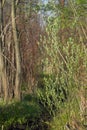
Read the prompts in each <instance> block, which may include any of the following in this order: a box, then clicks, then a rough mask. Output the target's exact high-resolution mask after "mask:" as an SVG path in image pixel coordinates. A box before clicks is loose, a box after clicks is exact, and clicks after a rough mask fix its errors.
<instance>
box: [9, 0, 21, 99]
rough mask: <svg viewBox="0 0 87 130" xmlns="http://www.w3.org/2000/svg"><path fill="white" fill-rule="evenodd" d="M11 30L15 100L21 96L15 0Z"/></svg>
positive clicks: (13, 0)
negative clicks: (14, 66) (13, 47)
mask: <svg viewBox="0 0 87 130" xmlns="http://www.w3.org/2000/svg"><path fill="white" fill-rule="evenodd" d="M11 17H12V30H13V39H14V44H15V56H16V58H15V59H16V77H15V88H14V96H15V99H16V100H20V99H21V98H20V97H21V90H20V88H21V64H20V62H21V59H20V48H19V40H18V34H17V26H16V6H15V0H12V14H11Z"/></svg>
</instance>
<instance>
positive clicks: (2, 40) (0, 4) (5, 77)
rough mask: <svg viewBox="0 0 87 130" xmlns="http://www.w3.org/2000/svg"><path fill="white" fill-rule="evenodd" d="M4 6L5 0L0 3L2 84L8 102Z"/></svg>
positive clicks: (0, 71) (0, 68) (0, 75)
mask: <svg viewBox="0 0 87 130" xmlns="http://www.w3.org/2000/svg"><path fill="white" fill-rule="evenodd" d="M3 6H4V0H1V2H0V11H1V21H0V27H1V28H0V82H1V85H2V88H3V92H4V101H5V102H6V101H7V100H8V81H7V75H6V66H5V59H4V53H3V51H4V50H3V47H4V46H5V39H4V22H3Z"/></svg>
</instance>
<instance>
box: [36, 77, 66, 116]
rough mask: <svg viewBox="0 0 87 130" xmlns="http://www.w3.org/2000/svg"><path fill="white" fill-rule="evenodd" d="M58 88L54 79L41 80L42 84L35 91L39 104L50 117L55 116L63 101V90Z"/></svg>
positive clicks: (56, 80)
mask: <svg viewBox="0 0 87 130" xmlns="http://www.w3.org/2000/svg"><path fill="white" fill-rule="evenodd" d="M62 89H63V88H62V87H60V86H59V84H58V79H55V78H54V77H50V76H49V78H46V77H44V78H43V84H42V86H40V88H39V89H38V91H37V95H38V98H39V102H40V104H41V105H42V106H43V107H44V109H45V110H46V112H47V113H48V114H49V115H50V116H55V115H56V113H57V112H58V110H59V109H60V108H61V105H62V102H63V100H65V94H66V93H65V90H64V92H63V90H62Z"/></svg>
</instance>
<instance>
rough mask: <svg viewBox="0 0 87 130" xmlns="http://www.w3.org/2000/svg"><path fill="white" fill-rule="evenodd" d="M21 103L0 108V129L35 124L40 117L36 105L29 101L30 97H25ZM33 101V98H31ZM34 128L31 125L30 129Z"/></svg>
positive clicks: (39, 111)
mask: <svg viewBox="0 0 87 130" xmlns="http://www.w3.org/2000/svg"><path fill="white" fill-rule="evenodd" d="M26 98H27V100H25V99H24V101H22V102H14V103H11V104H9V105H3V106H0V129H1V127H2V126H3V127H4V130H5V129H6V130H7V129H8V128H9V127H11V126H13V127H16V126H17V124H19V125H22V124H27V123H28V122H29V121H30V122H33V123H34V122H36V121H37V120H38V119H39V118H40V115H41V110H40V107H39V106H38V104H37V103H36V102H35V99H34V100H31V101H30V98H32V97H30V96H27V97H26ZM32 99H33V98H32ZM32 126H33V127H36V126H35V125H33V124H32V125H31V126H30V128H31V127H32Z"/></svg>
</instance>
